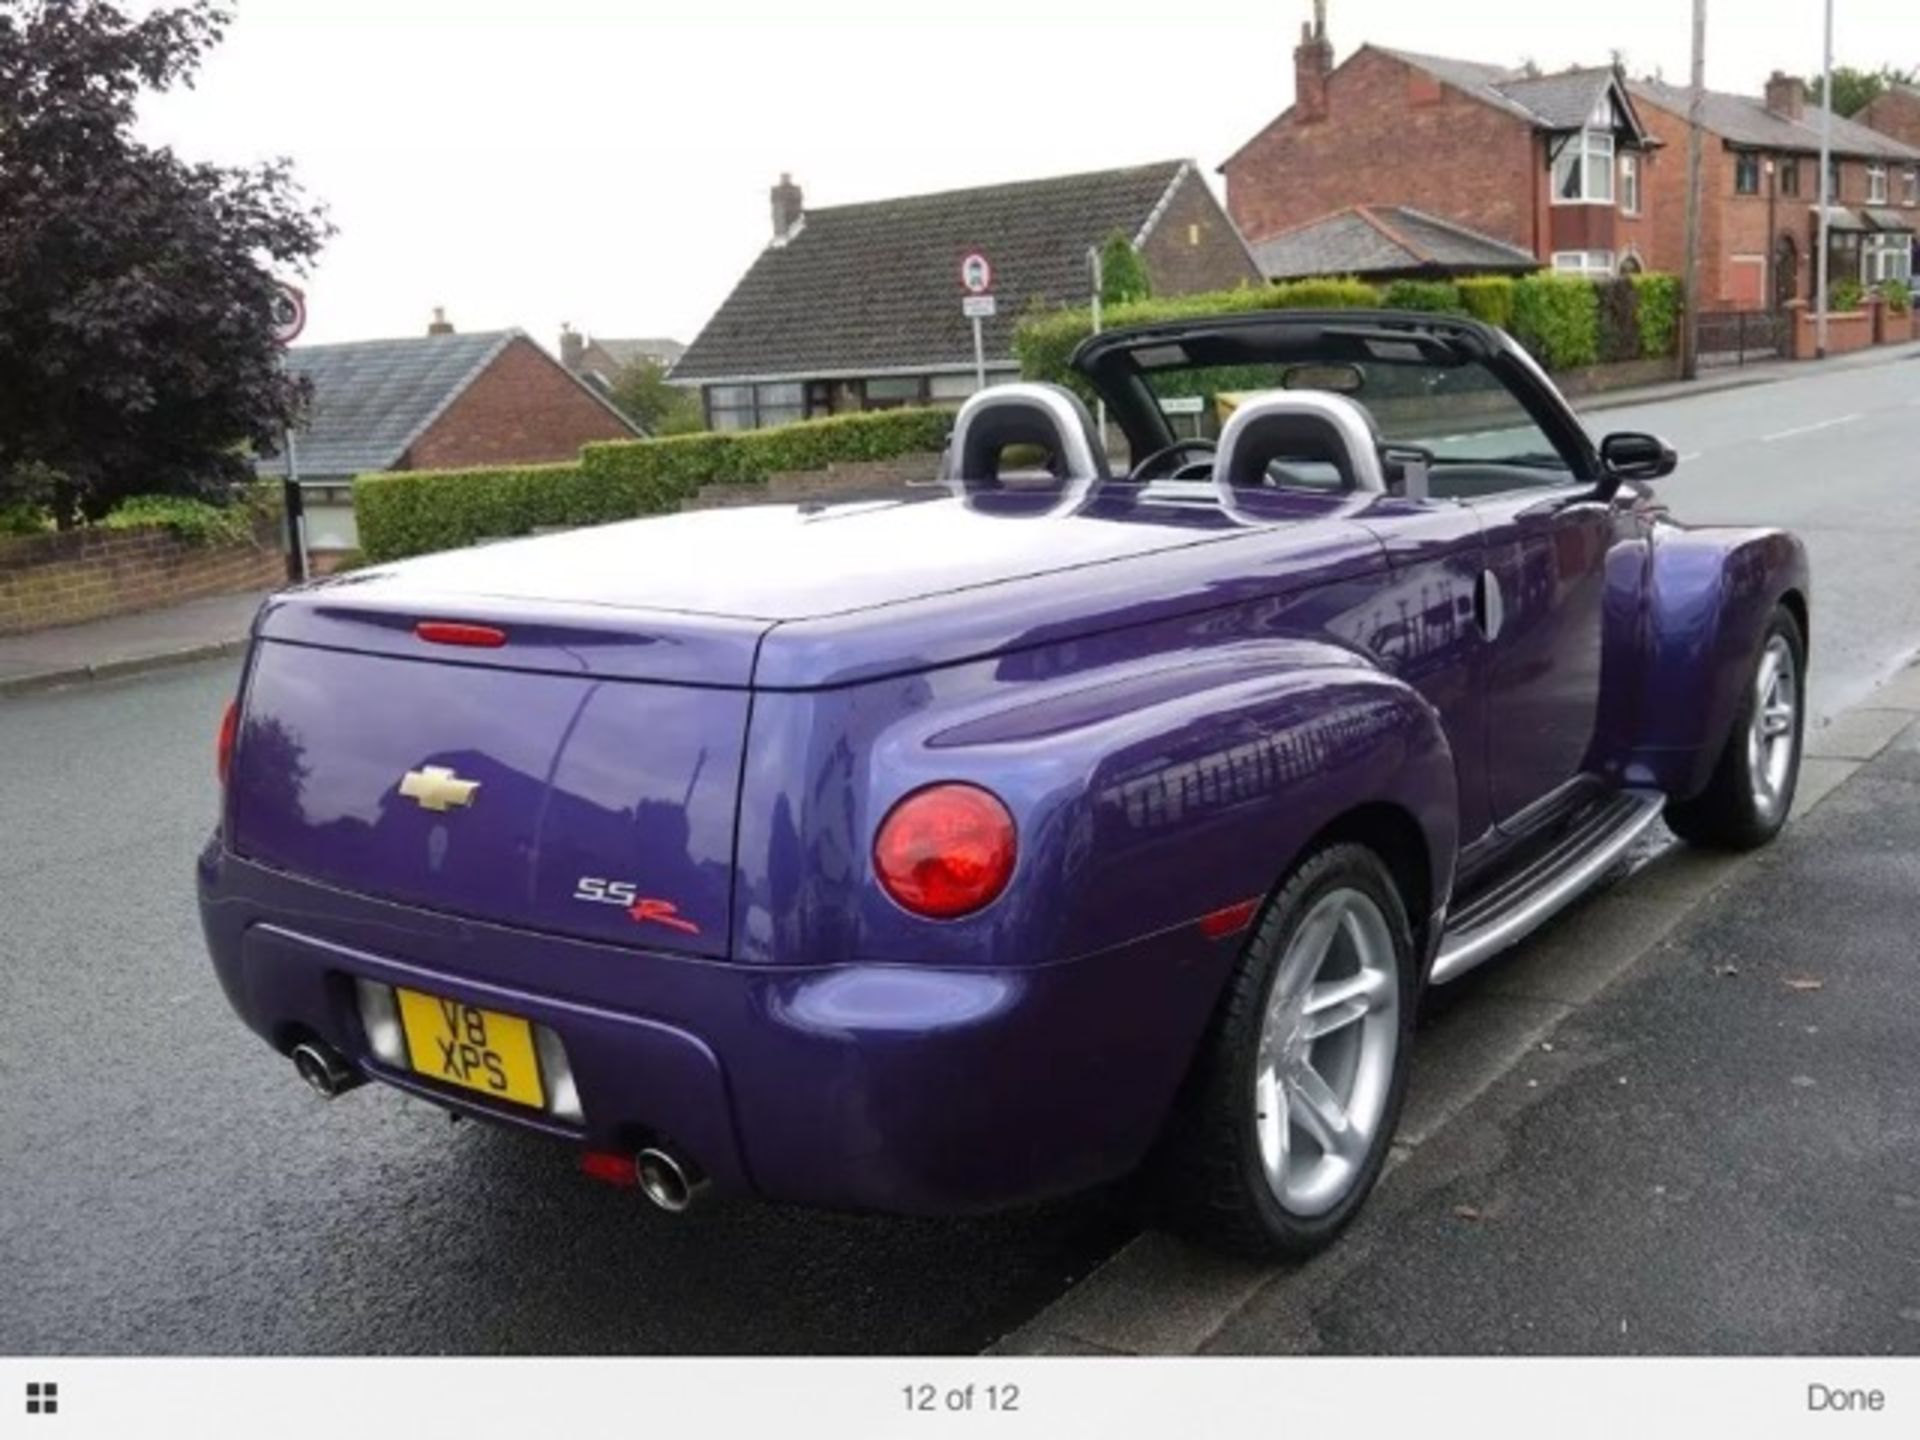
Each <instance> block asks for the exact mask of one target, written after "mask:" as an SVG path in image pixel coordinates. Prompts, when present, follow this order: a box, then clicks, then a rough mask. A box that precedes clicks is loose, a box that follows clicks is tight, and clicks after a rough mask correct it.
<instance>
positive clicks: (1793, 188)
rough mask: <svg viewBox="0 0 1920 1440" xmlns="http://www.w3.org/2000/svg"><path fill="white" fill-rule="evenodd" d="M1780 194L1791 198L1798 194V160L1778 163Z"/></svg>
mask: <svg viewBox="0 0 1920 1440" xmlns="http://www.w3.org/2000/svg"><path fill="white" fill-rule="evenodd" d="M1780 193H1781V194H1782V195H1792V196H1798V195H1799V194H1800V162H1799V161H1798V160H1782V161H1781V162H1780Z"/></svg>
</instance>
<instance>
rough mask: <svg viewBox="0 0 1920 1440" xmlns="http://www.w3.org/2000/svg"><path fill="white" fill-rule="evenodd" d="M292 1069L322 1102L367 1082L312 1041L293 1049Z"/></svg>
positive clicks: (344, 1062) (333, 1054)
mask: <svg viewBox="0 0 1920 1440" xmlns="http://www.w3.org/2000/svg"><path fill="white" fill-rule="evenodd" d="M293 1068H294V1072H295V1073H296V1074H297V1075H299V1077H300V1078H301V1079H302V1080H304V1081H306V1082H307V1086H308V1088H309V1089H311V1090H312V1091H313V1092H314V1093H315V1094H316V1095H318V1096H320V1097H321V1098H322V1099H323V1100H332V1099H333V1098H335V1097H336V1096H339V1095H344V1094H346V1092H347V1091H349V1090H351V1089H353V1088H354V1087H355V1086H356V1085H359V1084H361V1083H362V1082H363V1081H364V1080H365V1079H366V1077H365V1076H364V1075H362V1074H360V1073H359V1072H358V1071H357V1070H355V1069H354V1068H353V1067H352V1066H350V1065H349V1064H347V1062H346V1061H345V1060H343V1059H341V1058H340V1056H338V1055H336V1054H335V1053H334V1052H333V1051H331V1050H329V1049H328V1048H327V1047H326V1046H324V1045H318V1044H315V1043H314V1042H312V1041H310V1040H309V1041H302V1042H301V1043H300V1044H298V1045H296V1046H294V1047H293Z"/></svg>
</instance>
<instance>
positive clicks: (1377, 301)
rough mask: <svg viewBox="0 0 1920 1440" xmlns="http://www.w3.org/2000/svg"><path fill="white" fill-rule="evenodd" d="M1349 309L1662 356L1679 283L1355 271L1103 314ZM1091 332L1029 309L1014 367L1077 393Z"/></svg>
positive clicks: (1156, 317)
mask: <svg viewBox="0 0 1920 1440" xmlns="http://www.w3.org/2000/svg"><path fill="white" fill-rule="evenodd" d="M1603 293H1604V294H1605V296H1606V313H1605V316H1604V324H1603V314H1602V296H1603ZM1356 308H1360V309H1370V308H1380V309H1388V310H1418V311H1427V312H1431V313H1441V314H1450V315H1469V316H1472V317H1473V318H1474V319H1476V320H1481V321H1484V322H1485V323H1487V324H1489V325H1496V326H1498V327H1499V328H1501V329H1502V330H1505V331H1508V332H1509V333H1510V334H1512V335H1513V336H1514V338H1515V339H1517V340H1519V341H1520V343H1521V344H1523V345H1525V346H1526V347H1527V348H1528V349H1529V350H1531V351H1532V352H1533V353H1534V355H1535V356H1536V357H1538V358H1539V359H1540V361H1541V362H1542V363H1543V364H1545V365H1546V366H1547V367H1548V368H1549V369H1554V370H1571V369H1577V368H1579V367H1581V366H1583V365H1596V364H1599V363H1601V361H1602V360H1610V359H1616V358H1617V359H1621V360H1635V359H1639V358H1641V357H1642V356H1648V357H1653V356H1662V355H1671V354H1672V353H1673V345H1674V336H1675V335H1676V333H1677V330H1678V325H1679V312H1680V282H1679V281H1678V280H1677V279H1676V278H1674V277H1673V276H1671V275H1636V276H1634V277H1633V280H1632V284H1631V285H1628V284H1627V283H1626V282H1624V281H1612V280H1607V281H1594V280H1588V279H1585V278H1583V277H1580V276H1576V275H1555V274H1552V273H1550V272H1541V273H1537V274H1533V275H1526V276H1522V277H1520V278H1519V279H1514V278H1513V277H1511V276H1506V275H1475V276H1469V277H1467V278H1465V279H1462V280H1452V281H1447V280H1396V281H1394V282H1393V283H1392V284H1391V285H1388V286H1387V287H1386V288H1385V289H1380V288H1378V287H1376V286H1373V285H1369V284H1367V283H1366V282H1364V281H1361V280H1354V279H1344V280H1295V281H1290V282H1288V283H1286V284H1282V285H1267V286H1242V287H1240V288H1239V289H1237V290H1216V291H1213V292H1212V293H1209V294H1202V295H1182V296H1178V297H1171V298H1167V299H1160V300H1147V301H1142V302H1140V303H1139V304H1135V305H1116V306H1114V307H1113V308H1112V309H1110V310H1108V311H1107V313H1106V316H1105V320H1106V323H1107V325H1108V326H1109V327H1110V328H1116V329H1117V328H1118V327H1120V326H1123V325H1146V324H1157V323H1162V322H1166V321H1172V320H1188V319H1193V318H1194V317H1196V316H1202V315H1237V314H1244V313H1246V312H1248V311H1253V310H1346V309H1356ZM1092 332H1093V323H1092V316H1091V315H1090V314H1089V313H1088V312H1087V311H1085V310H1045V309H1037V310H1034V311H1032V312H1031V313H1029V314H1028V315H1027V316H1026V317H1025V318H1023V319H1022V320H1021V322H1020V325H1019V328H1018V329H1017V330H1016V331H1015V332H1014V339H1013V350H1014V354H1015V355H1016V356H1017V357H1018V358H1019V361H1020V371H1021V374H1022V375H1024V376H1025V377H1026V378H1027V379H1029V380H1051V381H1055V382H1057V383H1063V384H1070V385H1073V386H1074V387H1075V388H1076V389H1079V390H1080V391H1081V392H1082V394H1085V393H1086V388H1085V386H1083V385H1081V384H1079V382H1078V380H1077V378H1076V377H1075V376H1074V374H1073V373H1072V370H1071V369H1070V367H1069V366H1068V363H1067V362H1068V360H1069V359H1070V358H1071V357H1072V355H1073V352H1074V350H1075V349H1076V348H1078V346H1079V345H1080V342H1081V341H1083V340H1085V339H1086V338H1087V336H1088V335H1090V334H1091V333H1092Z"/></svg>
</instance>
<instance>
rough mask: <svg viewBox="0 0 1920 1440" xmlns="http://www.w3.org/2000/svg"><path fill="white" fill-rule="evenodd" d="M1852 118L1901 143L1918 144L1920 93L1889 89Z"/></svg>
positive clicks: (1919, 135)
mask: <svg viewBox="0 0 1920 1440" xmlns="http://www.w3.org/2000/svg"><path fill="white" fill-rule="evenodd" d="M1853 118H1854V120H1855V121H1856V122H1857V123H1859V124H1861V125H1866V126H1869V127H1870V128H1872V129H1875V130H1878V131H1879V132H1880V133H1881V134H1882V135H1891V136H1892V137H1893V138H1894V139H1896V140H1898V141H1900V143H1901V144H1903V145H1914V146H1920V95H1915V94H1914V93H1913V92H1912V91H1911V90H1889V91H1888V92H1887V93H1886V94H1885V95H1882V96H1881V97H1880V98H1879V99H1878V100H1876V101H1874V102H1873V103H1872V104H1871V105H1869V106H1867V108H1866V109H1864V110H1862V111H1861V112H1860V113H1859V114H1858V115H1856V116H1854V117H1853Z"/></svg>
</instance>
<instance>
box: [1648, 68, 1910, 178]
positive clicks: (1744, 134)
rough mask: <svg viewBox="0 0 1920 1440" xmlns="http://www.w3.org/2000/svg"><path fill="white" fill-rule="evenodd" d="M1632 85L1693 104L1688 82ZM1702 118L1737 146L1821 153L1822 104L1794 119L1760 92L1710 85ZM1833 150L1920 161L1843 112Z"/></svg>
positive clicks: (1655, 99)
mask: <svg viewBox="0 0 1920 1440" xmlns="http://www.w3.org/2000/svg"><path fill="white" fill-rule="evenodd" d="M1627 88H1628V89H1629V90H1631V91H1632V92H1633V94H1634V96H1635V98H1637V99H1640V100H1644V101H1646V102H1647V103H1648V104H1650V105H1658V106H1659V107H1660V108H1661V109H1662V110H1668V111H1671V112H1672V113H1674V114H1676V115H1682V116H1684V115H1686V114H1687V113H1688V112H1689V107H1690V106H1691V103H1692V94H1693V92H1692V91H1691V90H1689V89H1688V88H1687V87H1686V86H1684V85H1669V84H1666V83H1665V82H1664V81H1659V80H1632V81H1629V82H1628V83H1627ZM1701 121H1702V123H1703V124H1704V125H1705V126H1706V127H1707V129H1709V130H1711V131H1712V132H1713V133H1714V134H1716V135H1718V136H1720V137H1721V138H1722V139H1725V140H1729V141H1731V142H1733V143H1734V144H1735V145H1751V146H1755V147H1758V148H1761V149H1767V150H1792V151H1799V152H1801V153H1804V154H1817V153H1818V152H1819V149H1820V124H1821V113H1820V111H1819V110H1818V109H1809V110H1808V111H1807V112H1806V114H1805V116H1804V117H1803V118H1801V119H1799V120H1789V119H1788V118H1787V117H1786V116H1784V115H1777V114H1775V113H1774V112H1773V111H1771V110H1769V109H1767V107H1766V103H1765V101H1763V100H1761V99H1760V98H1759V97H1758V96H1754V95H1728V94H1726V93H1725V92H1723V91H1718V90H1709V91H1707V92H1706V93H1705V94H1704V95H1703V96H1702V98H1701ZM1833 149H1834V153H1835V154H1837V155H1843V156H1846V157H1848V158H1850V159H1862V158H1865V159H1874V160H1920V150H1916V149H1914V148H1913V147H1912V146H1911V145H1902V144H1901V143H1900V142H1899V141H1898V140H1895V139H1894V138H1893V137H1892V136H1891V135H1882V134H1881V133H1880V132H1879V131H1878V130H1869V129H1868V128H1867V127H1866V126H1865V125H1857V124H1855V123H1854V122H1853V121H1851V120H1847V119H1843V118H1842V117H1841V116H1839V115H1835V116H1834V117H1833Z"/></svg>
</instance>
